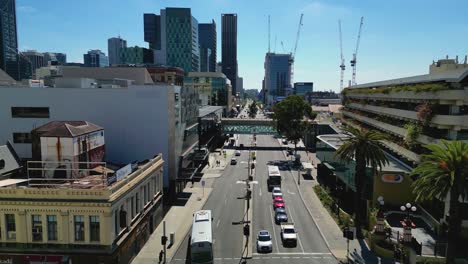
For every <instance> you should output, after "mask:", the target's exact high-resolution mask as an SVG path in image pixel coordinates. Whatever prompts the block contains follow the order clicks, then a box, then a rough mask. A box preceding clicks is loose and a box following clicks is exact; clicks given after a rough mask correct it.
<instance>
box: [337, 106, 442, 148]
mask: <svg viewBox="0 0 468 264" xmlns="http://www.w3.org/2000/svg"><path fill="white" fill-rule="evenodd" d="M341 112H342V113H343V115H345V116H348V117H350V118H352V119H355V120H358V121H360V122H362V123H365V124H367V125H370V126H372V127H375V128H377V129H379V130H383V131H386V132H388V133H391V134H392V135H395V136H399V137H405V135H406V129H404V128H402V127H399V126H394V125H390V124H388V123H384V122H381V121H378V120H376V119H374V118H370V117H366V116H363V115H360V114H356V113H352V112H350V111H347V110H342V111H341ZM417 141H418V142H419V143H422V144H433V143H439V141H438V140H436V139H435V138H431V137H428V136H425V135H419V136H418V138H417Z"/></svg>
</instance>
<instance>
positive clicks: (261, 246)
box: [257, 230, 273, 253]
mask: <svg viewBox="0 0 468 264" xmlns="http://www.w3.org/2000/svg"><path fill="white" fill-rule="evenodd" d="M271 251H273V244H272V243H271V236H270V233H269V232H268V231H266V230H262V231H260V232H258V236H257V252H259V253H260V252H271Z"/></svg>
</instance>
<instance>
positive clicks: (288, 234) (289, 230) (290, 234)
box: [281, 223, 297, 247]
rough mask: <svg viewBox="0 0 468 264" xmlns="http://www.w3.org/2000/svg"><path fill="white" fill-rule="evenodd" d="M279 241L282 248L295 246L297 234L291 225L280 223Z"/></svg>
mask: <svg viewBox="0 0 468 264" xmlns="http://www.w3.org/2000/svg"><path fill="white" fill-rule="evenodd" d="M281 241H282V242H283V246H293V247H296V246H297V232H296V229H295V228H294V224H293V223H281Z"/></svg>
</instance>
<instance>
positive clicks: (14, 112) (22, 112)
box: [11, 107, 50, 118]
mask: <svg viewBox="0 0 468 264" xmlns="http://www.w3.org/2000/svg"><path fill="white" fill-rule="evenodd" d="M11 116H12V117H14V118H49V117H50V113H49V107H12V108H11Z"/></svg>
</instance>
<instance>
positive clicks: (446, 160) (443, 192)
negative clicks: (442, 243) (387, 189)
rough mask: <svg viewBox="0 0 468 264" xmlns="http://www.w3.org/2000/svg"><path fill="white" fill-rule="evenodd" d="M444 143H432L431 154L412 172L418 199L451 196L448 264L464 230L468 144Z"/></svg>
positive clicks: (428, 146) (425, 155)
mask: <svg viewBox="0 0 468 264" xmlns="http://www.w3.org/2000/svg"><path fill="white" fill-rule="evenodd" d="M441 142H442V145H437V144H430V145H427V146H425V148H427V149H429V150H430V153H429V154H424V155H422V157H421V163H419V165H418V166H417V167H416V168H415V169H414V170H413V172H412V175H415V176H417V177H418V178H417V179H416V181H414V183H413V188H414V193H415V195H416V201H426V200H435V199H436V200H444V199H445V198H446V197H447V196H449V197H450V202H449V206H450V208H449V219H448V247H447V263H452V262H453V259H454V258H455V257H456V255H457V253H458V252H457V244H458V243H460V242H459V235H460V232H461V224H462V216H461V208H462V207H461V206H462V204H461V202H460V199H461V200H462V201H463V200H464V199H465V198H466V197H467V195H468V143H467V142H462V141H446V140H441Z"/></svg>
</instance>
